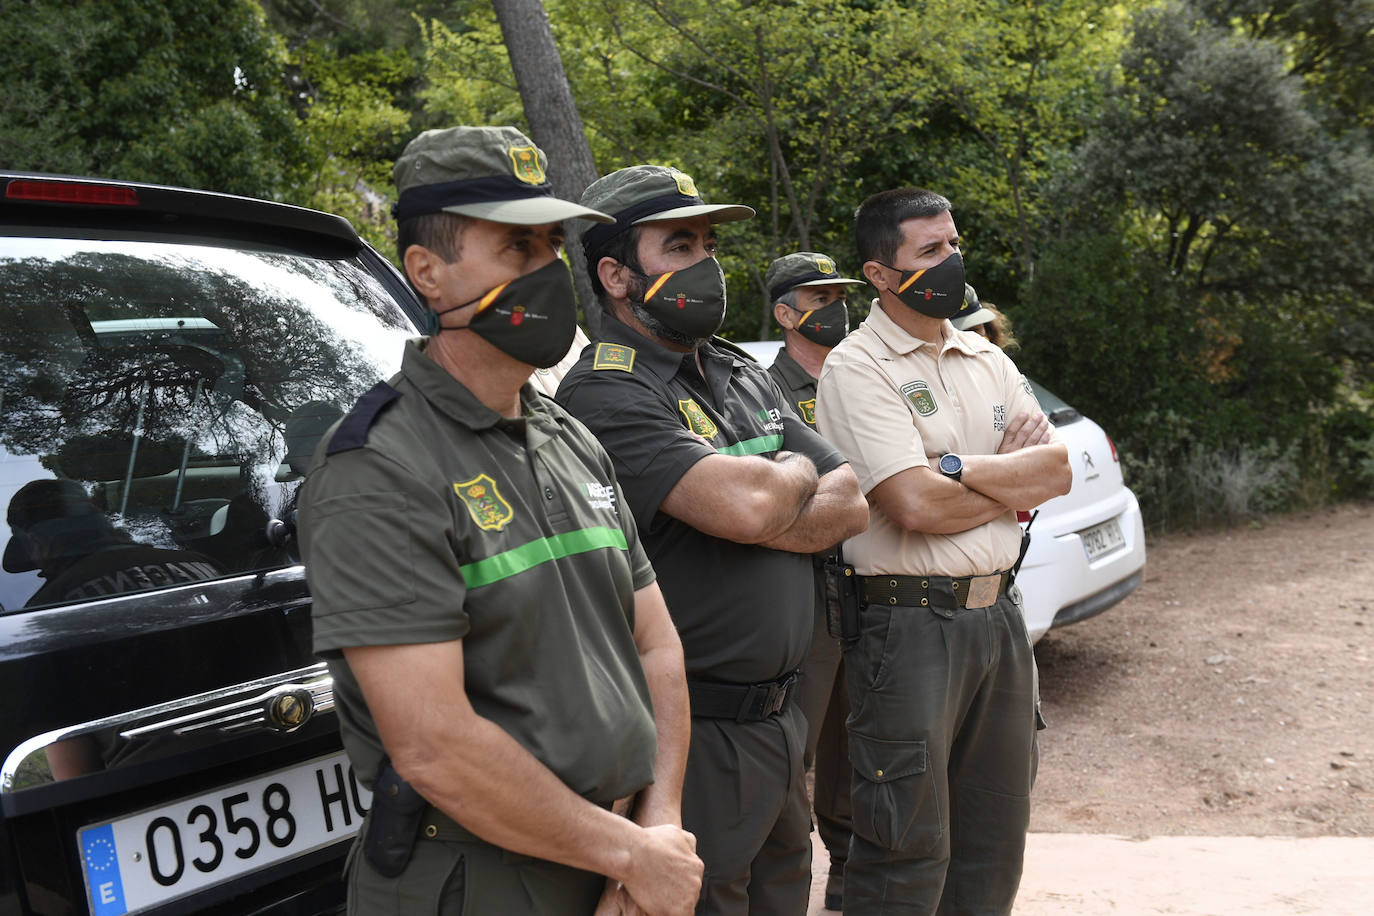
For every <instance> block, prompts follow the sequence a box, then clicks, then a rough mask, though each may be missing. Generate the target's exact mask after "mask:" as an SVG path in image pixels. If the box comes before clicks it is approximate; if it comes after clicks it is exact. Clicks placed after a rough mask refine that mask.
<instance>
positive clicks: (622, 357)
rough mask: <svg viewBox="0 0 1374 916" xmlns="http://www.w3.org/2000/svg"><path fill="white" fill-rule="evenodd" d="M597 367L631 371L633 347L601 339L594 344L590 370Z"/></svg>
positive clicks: (633, 369)
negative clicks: (594, 355)
mask: <svg viewBox="0 0 1374 916" xmlns="http://www.w3.org/2000/svg"><path fill="white" fill-rule="evenodd" d="M597 369H619V370H620V371H621V372H631V373H633V372H634V371H635V348H634V347H627V346H625V345H624V344H618V343H606V342H605V341H602V342H601V343H599V344H597V345H596V357H595V358H594V359H593V360H592V371H596V370H597Z"/></svg>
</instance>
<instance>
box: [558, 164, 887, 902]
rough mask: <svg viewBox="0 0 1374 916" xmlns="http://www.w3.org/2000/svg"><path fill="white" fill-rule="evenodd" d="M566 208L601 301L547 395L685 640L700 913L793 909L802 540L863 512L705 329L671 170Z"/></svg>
mask: <svg viewBox="0 0 1374 916" xmlns="http://www.w3.org/2000/svg"><path fill="white" fill-rule="evenodd" d="M582 204H583V206H586V207H593V208H595V209H598V210H602V211H605V212H607V213H610V214H612V215H613V216H614V217H615V223H614V224H607V225H599V226H593V227H591V229H589V230H588V231H587V233H586V235H584V236H583V243H584V245H585V247H586V251H587V266H588V269H589V271H591V275H592V282H593V286H594V287H595V288H596V289H597V290H598V293H599V295H600V296H601V301H602V303H603V305H604V306H605V308H606V318H605V320H604V321H603V323H602V328H601V333H602V337H601V340H599V341H597V342H596V343H595V344H594V345H593V346H591V347H588V348H587V349H586V350H585V351H584V352H583V354H582V358H581V359H580V360H579V361H578V363H577V365H576V366H574V367H573V369H572V371H570V372H569V373H568V375H567V376H565V377H564V379H563V382H562V384H561V385H560V386H559V389H558V400H559V402H560V403H562V404H563V405H564V406H565V407H567V408H568V410H569V412H571V413H572V414H573V415H574V416H576V417H578V418H579V419H581V420H582V421H583V422H584V423H586V424H587V426H588V427H589V428H590V429H591V430H592V432H594V433H596V435H597V436H598V438H600V439H601V442H602V444H603V445H605V446H606V450H607V451H608V452H609V453H610V455H611V460H612V462H613V463H614V465H615V470H616V476H617V477H618V478H619V480H620V482H621V485H622V486H623V487H624V488H625V497H626V499H627V501H628V505H629V508H630V509H631V510H632V511H633V512H634V515H635V520H636V521H637V522H638V524H639V530H640V534H641V537H642V538H643V541H644V548H645V551H646V552H647V553H648V554H649V559H650V560H651V561H652V562H653V564H654V568H655V570H656V571H657V572H658V575H659V582H660V583H661V584H662V586H663V594H664V596H665V597H666V598H667V600H668V608H669V610H670V612H671V613H672V616H673V621H674V623H675V624H676V625H677V628H678V632H679V634H680V635H681V638H682V645H683V652H684V654H685V656H686V663H687V683H688V692H689V695H690V698H691V707H692V741H691V751H690V754H689V756H688V762H687V773H686V777H685V780H684V782H683V792H682V821H683V826H684V827H686V828H687V829H688V830H690V831H691V832H692V833H694V834H695V835H696V836H697V840H698V845H697V851H698V852H699V853H700V855H701V857H702V859H703V861H704V862H705V863H706V876H705V882H704V883H705V888H704V893H703V895H702V900H701V903H700V905H699V906H698V908H697V912H698V913H702V914H725V913H729V914H741V916H742V914H746V913H753V914H777V916H795V914H797V913H803V912H805V911H806V901H807V895H808V891H809V888H810V881H811V874H810V863H811V844H810V838H809V828H810V823H809V821H810V819H809V818H808V816H807V806H806V789H805V785H804V774H803V771H802V752H803V745H804V742H805V737H806V734H805V732H806V723H805V720H804V717H803V716H802V714H801V710H800V709H799V708H798V707H797V705H796V702H795V697H794V694H795V692H796V688H797V670H798V668H799V667H800V666H801V664H802V661H803V659H804V658H805V657H806V652H807V647H808V645H809V643H810V641H811V630H812V623H811V611H812V586H811V558H810V554H811V553H812V552H814V551H816V550H820V549H823V548H825V547H828V546H830V545H831V544H833V543H834V542H835V541H836V540H837V539H838V538H840V537H844V536H847V535H849V534H854V533H856V532H858V531H861V530H862V529H863V527H864V526H865V525H866V524H867V521H868V509H867V506H866V505H865V503H864V501H863V497H862V496H860V495H859V490H858V487H857V485H856V483H855V480H854V475H853V474H852V473H851V472H850V471H849V468H848V466H847V465H845V463H844V459H843V458H841V457H840V455H839V454H838V453H836V451H835V450H834V449H833V448H831V447H830V446H828V445H827V444H826V443H825V441H824V440H822V439H821V438H820V436H818V435H817V434H816V433H815V432H813V431H812V430H811V429H810V428H808V427H807V425H806V424H805V423H803V422H802V421H801V420H799V419H798V418H797V417H796V416H795V415H794V414H793V413H792V412H791V411H790V410H789V409H788V407H787V404H786V399H785V397H784V396H783V394H782V392H781V391H779V390H778V387H777V386H776V385H775V384H774V383H773V381H772V379H770V378H769V376H768V374H767V373H766V372H765V371H764V370H763V369H762V368H761V367H760V366H759V365H758V364H757V363H755V362H754V361H753V360H751V359H750V358H748V357H747V356H745V355H743V353H742V352H741V351H739V350H737V349H735V348H734V347H733V346H731V345H730V344H728V343H727V342H726V341H723V340H721V339H719V338H715V337H712V335H713V334H714V333H715V332H716V330H717V329H718V328H719V327H720V324H721V321H722V320H723V319H724V316H725V284H724V277H723V275H722V273H721V269H720V266H719V265H718V264H717V263H716V258H715V251H716V235H715V230H714V229H713V225H712V224H713V223H716V222H725V221H729V220H738V219H747V218H748V217H750V216H752V215H753V211H752V210H751V209H749V208H748V207H742V206H737V205H728V204H707V203H706V202H704V201H703V200H702V199H701V196H700V195H699V194H698V193H697V189H696V186H695V184H694V183H693V181H692V179H691V178H690V177H689V176H688V175H686V174H684V173H682V172H679V171H677V170H676V169H670V168H663V167H661V166H649V165H641V166H633V167H631V168H627V169H621V170H620V171H618V172H614V173H612V174H610V175H607V176H606V177H604V178H602V179H600V180H599V181H596V182H594V183H593V184H592V185H591V187H589V188H587V191H586V193H584V194H583V196H582Z"/></svg>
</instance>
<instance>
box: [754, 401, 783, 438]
mask: <svg viewBox="0 0 1374 916" xmlns="http://www.w3.org/2000/svg"><path fill="white" fill-rule="evenodd" d="M758 418H759V422H760V423H762V424H763V431H764V432H766V433H780V432H782V431H783V430H784V429H786V427H785V426H783V425H782V411H780V410H778V409H777V408H776V407H764V408H761V409H760V410H759V412H758Z"/></svg>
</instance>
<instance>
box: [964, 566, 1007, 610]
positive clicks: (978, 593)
mask: <svg viewBox="0 0 1374 916" xmlns="http://www.w3.org/2000/svg"><path fill="white" fill-rule="evenodd" d="M1001 589H1002V574H1001V573H993V574H992V575H990V576H971V577H970V578H969V580H968V597H967V598H966V599H965V601H964V607H966V608H980V607H990V606H992V604H993V603H995V602H996V601H997V593H998V592H999V591H1001Z"/></svg>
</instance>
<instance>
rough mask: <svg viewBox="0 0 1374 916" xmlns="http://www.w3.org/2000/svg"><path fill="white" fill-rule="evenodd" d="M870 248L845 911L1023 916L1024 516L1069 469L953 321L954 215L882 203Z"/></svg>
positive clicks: (1030, 411) (834, 417)
mask: <svg viewBox="0 0 1374 916" xmlns="http://www.w3.org/2000/svg"><path fill="white" fill-rule="evenodd" d="M855 240H856V242H857V244H858V249H859V258H860V260H861V261H862V262H863V273H864V276H865V277H867V278H868V281H869V282H870V283H872V284H873V285H874V286H875V287H876V288H877V289H878V298H877V299H875V300H874V301H873V310H872V311H871V312H870V313H869V316H868V318H867V319H865V320H864V323H863V324H862V325H860V326H859V327H858V328H857V329H856V330H855V331H854V333H853V334H850V335H849V336H848V337H846V338H845V339H844V341H842V342H841V343H840V344H839V345H838V346H836V347H835V349H834V350H833V351H831V353H830V356H829V358H828V359H827V360H826V363H825V367H824V368H823V369H822V370H821V378H820V383H819V385H818V386H817V403H816V418H817V421H818V428H819V429H820V431H821V433H822V434H824V435H825V437H826V438H827V439H828V440H829V441H831V442H833V443H834V444H835V445H836V447H838V448H839V450H840V451H841V452H843V453H844V454H845V455H846V456H847V457H848V458H849V460H850V461H851V462H853V465H854V469H855V472H856V473H857V474H858V476H859V484H860V486H861V487H862V489H863V491H864V493H865V494H867V497H868V501H869V504H870V505H871V506H872V508H873V513H872V525H871V526H870V527H869V529H868V530H867V531H866V532H864V533H863V534H861V535H859V536H857V537H854V538H851V539H850V540H848V541H846V542H845V544H844V558H845V560H846V561H847V562H848V563H851V564H853V566H854V572H855V573H856V576H855V578H856V579H857V581H858V589H857V591H858V598H859V604H860V606H861V611H860V620H859V624H860V625H859V635H858V639H857V640H856V641H855V642H854V643H853V645H852V647H850V648H847V649H846V651H845V659H844V667H845V677H846V682H847V687H848V689H849V699H850V703H851V714H850V717H849V758H850V760H851V762H852V763H853V771H852V781H851V803H852V817H853V822H852V831H853V833H852V837H851V840H850V848H849V858H848V860H847V861H846V863H845V873H844V881H845V885H844V912H845V913H847V914H851V916H852V914H880V913H881V914H886V913H903V914H908V913H911V914H914V913H926V914H934V913H940V914H969V916H972V914H978V916H991V914H1005V913H1010V912H1011V907H1012V902H1013V901H1014V900H1015V898H1016V889H1017V887H1018V886H1019V884H1020V879H1021V864H1022V858H1023V854H1024V850H1025V839H1026V828H1027V826H1028V824H1029V820H1030V791H1031V784H1032V783H1033V782H1034V779H1035V767H1036V747H1035V728H1036V715H1035V686H1034V665H1035V660H1034V655H1033V654H1032V651H1031V643H1030V638H1029V636H1028V635H1027V633H1026V624H1025V621H1024V620H1023V619H1022V618H1021V613H1020V611H1019V610H1018V608H1017V606H1016V604H1015V603H1014V602H1013V601H1012V599H1011V598H1010V597H1009V595H1008V589H1009V587H1010V586H1011V584H1012V580H1011V570H1012V568H1013V567H1014V566H1015V564H1016V560H1017V557H1018V554H1019V550H1020V546H1021V528H1020V526H1019V525H1018V524H1017V521H1016V512H1017V510H1021V509H1031V508H1034V507H1035V506H1037V505H1039V504H1040V503H1042V502H1044V501H1045V500H1047V499H1051V498H1053V497H1055V496H1059V495H1061V494H1063V493H1066V492H1068V489H1069V484H1070V482H1071V480H1072V473H1071V471H1070V469H1069V464H1068V454H1067V451H1066V449H1065V447H1064V445H1063V444H1062V443H1060V442H1059V441H1057V439H1056V438H1055V436H1054V433H1053V431H1052V429H1051V428H1050V426H1049V423H1048V421H1047V420H1046V419H1045V416H1044V414H1043V413H1042V412H1041V410H1040V407H1039V405H1038V404H1037V403H1036V401H1035V398H1034V396H1033V395H1032V394H1031V391H1030V386H1029V385H1028V384H1027V383H1026V381H1025V380H1024V379H1023V378H1022V377H1021V374H1020V373H1019V372H1018V371H1017V369H1016V366H1015V365H1014V364H1013V363H1012V362H1011V360H1010V359H1008V358H1007V357H1006V356H1005V355H1004V354H1003V353H1002V351H1001V350H999V349H997V348H996V347H994V346H993V345H992V344H990V343H988V342H987V341H985V340H982V339H981V338H978V337H976V336H974V335H972V334H959V333H956V332H955V330H954V327H953V325H952V324H950V322H949V320H948V319H949V318H950V317H951V316H952V315H954V314H956V313H957V312H958V311H959V310H960V308H961V306H962V304H963V301H964V270H963V260H962V255H961V254H960V251H959V235H958V231H957V230H956V229H955V226H954V217H953V216H952V215H951V213H950V205H949V201H948V200H946V199H945V198H943V197H941V196H940V195H938V194H934V193H932V192H930V191H923V190H919V189H915V188H901V189H898V190H894V191H884V192H883V193H881V194H875V195H873V196H872V197H870V198H868V199H867V200H865V201H864V202H863V204H862V205H860V207H859V209H858V211H857V213H856V214H855Z"/></svg>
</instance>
